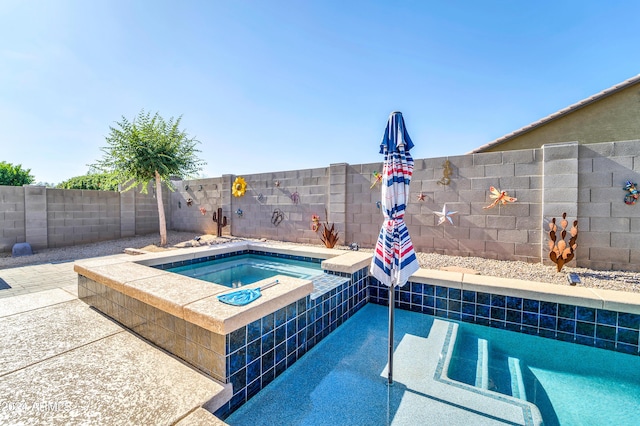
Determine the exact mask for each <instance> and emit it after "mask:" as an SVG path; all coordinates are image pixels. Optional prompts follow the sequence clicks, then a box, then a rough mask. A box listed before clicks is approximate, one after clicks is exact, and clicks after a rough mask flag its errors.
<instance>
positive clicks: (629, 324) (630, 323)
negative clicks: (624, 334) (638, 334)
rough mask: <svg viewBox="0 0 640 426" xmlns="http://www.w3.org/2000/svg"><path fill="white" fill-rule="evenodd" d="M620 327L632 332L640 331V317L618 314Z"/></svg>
mask: <svg viewBox="0 0 640 426" xmlns="http://www.w3.org/2000/svg"><path fill="white" fill-rule="evenodd" d="M618 326H619V327H624V328H630V329H632V330H640V315H638V314H629V313H626V312H620V313H619V314H618Z"/></svg>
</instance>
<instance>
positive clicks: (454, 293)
mask: <svg viewBox="0 0 640 426" xmlns="http://www.w3.org/2000/svg"><path fill="white" fill-rule="evenodd" d="M461 297H462V292H461V291H460V290H459V289H457V288H450V289H449V299H452V300H460V299H461Z"/></svg>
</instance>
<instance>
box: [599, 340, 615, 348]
mask: <svg viewBox="0 0 640 426" xmlns="http://www.w3.org/2000/svg"><path fill="white" fill-rule="evenodd" d="M595 346H596V348H601V349H606V350H609V351H615V350H616V344H615V342H612V341H611V340H604V339H596V345H595Z"/></svg>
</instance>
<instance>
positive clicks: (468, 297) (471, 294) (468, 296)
mask: <svg viewBox="0 0 640 426" xmlns="http://www.w3.org/2000/svg"><path fill="white" fill-rule="evenodd" d="M462 301H463V302H475V301H476V292H475V291H470V290H463V291H462Z"/></svg>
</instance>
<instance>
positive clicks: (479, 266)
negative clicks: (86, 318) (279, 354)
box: [0, 231, 640, 293]
mask: <svg viewBox="0 0 640 426" xmlns="http://www.w3.org/2000/svg"><path fill="white" fill-rule="evenodd" d="M197 236H200V235H198V234H195V233H192V232H176V231H169V232H168V234H167V240H168V246H167V248H160V247H157V244H158V243H159V241H160V237H159V235H157V234H152V235H144V236H136V237H130V238H122V239H119V240H112V241H103V242H99V243H92V244H83V245H77V246H70V247H62V248H55V249H45V250H39V251H37V252H36V253H35V254H33V255H32V256H23V257H11V253H0V269H6V268H15V267H20V266H28V265H36V264H41V263H60V262H69V261H74V260H77V259H85V258H89V257H99V256H108V255H115V254H122V253H123V251H124V249H125V248H136V249H143V250H148V251H157V250H167V249H171V250H180V248H181V247H191V246H198V245H208V244H220V243H225V242H229V241H242V240H247V241H256V240H254V239H244V238H235V237H229V238H227V237H222V238H216V237H215V236H211V235H203V236H200V237H201V238H200V241H195V240H194V238H195V237H197ZM270 242H273V243H278V242H276V241H270ZM283 244H292V243H283ZM336 248H338V249H343V250H349V248H348V247H345V246H338V247H336ZM361 251H366V252H372V250H371V249H361ZM418 259H419V262H420V266H422V267H423V268H429V269H441V268H444V267H451V266H455V267H460V268H467V269H472V270H474V271H477V272H478V273H479V274H481V275H486V276H494V277H503V278H517V279H522V280H528V281H538V282H545V283H552V284H558V285H567V286H568V285H569V284H568V282H567V274H568V273H569V272H575V273H577V274H578V275H579V277H580V280H581V283H580V284H578V286H582V287H592V288H601V289H609V290H619V291H629V292H638V293H640V273H637V272H625V271H595V270H591V269H586V268H576V267H571V265H572V264H575V262H570V263H569V265H570V266H565V267H564V268H563V269H562V272H561V273H557V272H556V267H555V265H551V266H548V265H543V264H540V263H525V262H516V261H502V260H492V259H483V258H480V257H458V256H446V255H440V254H436V253H418Z"/></svg>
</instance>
